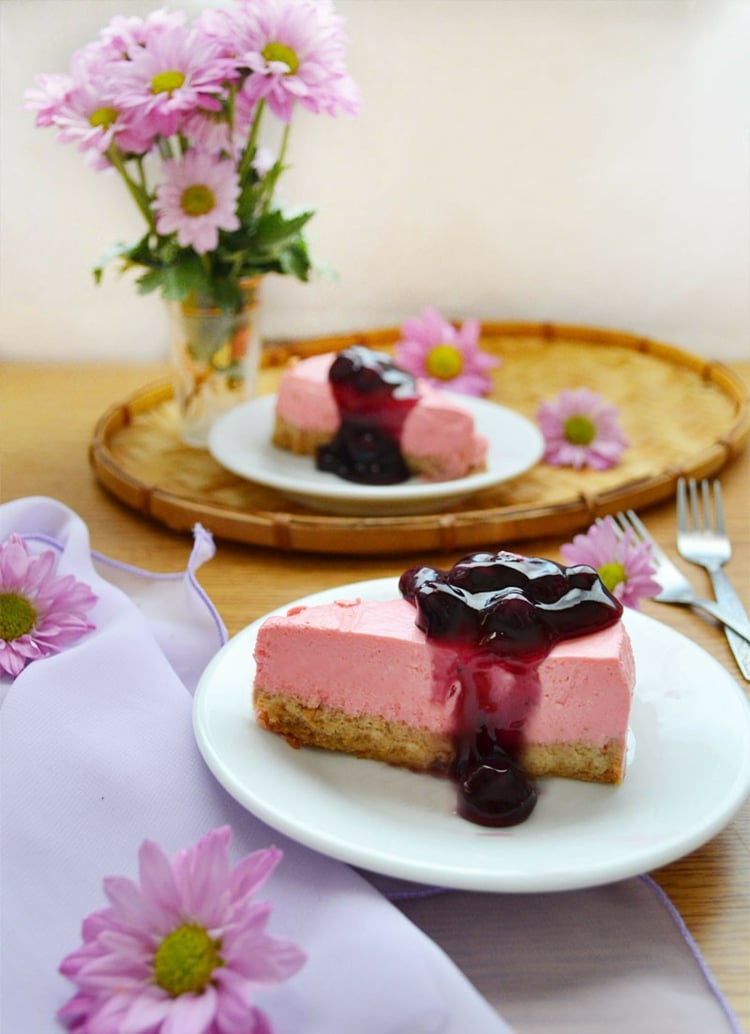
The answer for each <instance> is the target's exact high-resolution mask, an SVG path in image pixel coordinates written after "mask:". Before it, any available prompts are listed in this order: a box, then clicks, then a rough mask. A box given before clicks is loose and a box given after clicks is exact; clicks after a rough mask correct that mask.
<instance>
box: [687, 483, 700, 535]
mask: <svg viewBox="0 0 750 1034" xmlns="http://www.w3.org/2000/svg"><path fill="white" fill-rule="evenodd" d="M688 488H689V489H690V515H691V517H692V519H693V529H694V530H695V531H700V530H701V527H702V521H701V508H700V501H699V499H698V485H697V483H696V480H695V478H690V481H689V482H688Z"/></svg>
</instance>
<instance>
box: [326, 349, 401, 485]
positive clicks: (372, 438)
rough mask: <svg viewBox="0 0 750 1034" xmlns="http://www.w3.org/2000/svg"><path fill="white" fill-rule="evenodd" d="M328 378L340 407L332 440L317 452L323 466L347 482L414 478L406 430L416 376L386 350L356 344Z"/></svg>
mask: <svg viewBox="0 0 750 1034" xmlns="http://www.w3.org/2000/svg"><path fill="white" fill-rule="evenodd" d="M328 380H329V383H330V385H331V389H332V391H333V395H334V398H335V400H336V405H337V406H338V410H339V417H340V425H339V429H338V431H337V432H336V435H335V436H334V438H333V440H332V441H331V442H329V443H328V444H327V445H323V446H321V447H320V448H319V449H318V451H317V455H316V466H317V468H318V470H323V471H327V472H328V473H332V474H336V475H337V476H338V477H340V478H345V479H346V480H347V481H356V482H359V483H360V484H369V485H393V484H398V483H399V482H401V481H407V480H408V479H409V477H411V473H410V471H409V468H408V467H407V465H406V463H405V461H404V458H403V455H402V453H401V445H400V442H401V430H402V428H403V425H404V421H405V420H406V417H407V416H408V415H409V413H410V412H411V410H412V408H413V407H414V406H415V405H416V403H417V400H418V398H419V393H418V391H417V385H416V381H415V379H414V377H412V375H411V374H409V373H406V371H404V370H400V369H399V368H398V367H397V366H394V364H393V361H392V360H391V357H390V356H389V355H387V354H386V353H384V352H374V351H372V350H371V349H369V348H365V347H364V346H362V345H354V346H352V347H351V348H347V349H345V350H344V351H343V352H340V353H339V354H338V356H337V357H336V358H335V359H334V361H333V363H332V364H331V369H330V372H329V374H328Z"/></svg>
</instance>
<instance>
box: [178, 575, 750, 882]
mask: <svg viewBox="0 0 750 1034" xmlns="http://www.w3.org/2000/svg"><path fill="white" fill-rule="evenodd" d="M397 581H398V579H396V578H390V577H389V578H377V579H368V580H365V581H359V582H353V583H348V584H345V585H341V586H335V587H333V588H331V589H323V590H320V591H318V592H315V593H312V594H309V595H308V596H305V597H302V598H300V599H298V600H294V601H291V602H289V603H285V604H283V605H281V606H279V607H276V608H274V609H273V610H271V611H269V612H268V613H266V614H264V615H262V616H261V617H259V618H257V619H256V620H255V621H253V622H251V623H250V624H248V625H246V626H245V627H244V628H243V629H241V630H240V631H239V632H238V633H236V635H234V636H233V637H232V638H231V639H230V640H229V641H228V642H227V643H226V644H225V645H224V646H223V647H222V648H221V649H220V650H219V651H218V652H217V654H216V655H215V656H214V658H213V659H212V660H211V661H210V662H209V664H208V665H207V667H206V669H205V671H204V673H203V675H202V676H201V679H200V680H199V683H198V686H197V687H196V690H195V697H194V702H193V716H192V718H193V732H194V736H195V739H196V742H197V744H198V747H199V750H200V752H201V754H202V756H203V758H204V761H205V763H206V764H207V766H208V768H209V769H210V771H211V772H212V773H213V775H214V777H215V778H216V779H217V780H218V782H219V783H220V784H221V785H222V786H223V787H224V788H225V790H227V792H228V793H229V794H230V795H231V796H232V797H233V798H234V799H235V800H236V801H237V802H238V803H239V804H240V805H241V806H242V807H243V808H245V809H246V810H247V811H249V812H250V813H251V814H253V815H255V816H256V817H257V818H259V819H260V820H261V821H263V822H265V823H266V824H267V825H269V826H270V827H271V828H273V829H275V830H277V831H278V832H280V833H282V834H284V835H286V836H288V837H289V838H290V839H292V840H294V841H296V842H297V843H300V844H303V845H304V846H306V847H308V848H310V849H312V850H316V851H318V852H320V853H322V854H325V855H327V856H328V857H331V858H334V859H337V860H339V861H342V862H345V863H347V864H351V865H354V866H357V867H360V868H363V869H366V870H368V871H371V872H374V873H379V874H381V875H384V876H389V877H394V878H397V879H405V880H408V881H410V882H415V883H428V884H430V885H433V886H440V887H446V888H453V889H462V890H472V891H485V892H491V893H538V892H555V891H564V890H576V889H585V888H588V887H594V886H599V885H602V884H608V883H611V882H614V881H617V880H619V879H624V878H628V877H632V876H636V875H640V874H641V873H643V872H648V871H651V870H653V869H656V868H659V867H660V866H662V865H666V864H669V863H670V862H673V861H676V860H677V859H678V858H681V857H684V856H685V855H686V854H689V853H690V852H692V851H694V850H696V849H697V848H698V847H700V846H702V845H703V844H705V843H707V842H708V841H710V840H711V839H713V837H714V836H716V835H717V834H718V833H719V832H720V831H721V830H722V829H723V828H724V827H725V826H726V825H727V824H728V823H729V822H731V821H732V819H733V818H734V816H735V815H736V814H737V812H738V811H739V810H740V808H741V807H742V805H743V803H744V801H745V799H746V797H747V796H748V793H750V707H748V708H746V709H745V711H744V715H745V727H744V740H743V742H744V748H745V749H744V754H743V757H742V759H741V764H740V763H739V762H738V767H737V770H736V772H735V774H734V780H733V783H732V786H731V787H730V789H733V793H732V794H730V795H728V796H726V797H725V798H724V799H723V804H722V807H720V808H716V809H715V811H714V812H713V813H712V817H711V819H710V821H704V823H703V825H701V826H700V827H699V828H696V829H694V830H693V831H692V833H691V835H690V836H683V835H678V834H677V833H675V834H673V835H671V836H670V837H669V838H667V839H665V840H664V841H663V842H662V843H661V844H660V845H659V847H658V849H656V848H652V849H651V850H650V851H649V852H646V864H645V866H644V865H643V864H642V863H639V865H638V866H634V865H633V861H632V860H629V859H626V860H624V861H623V862H622V864H621V865H619V866H618V865H613V864H612V863H611V862H610V863H607V864H606V865H603V866H601V865H599V866H598V865H597V864H595V863H594V862H592V863H591V865H590V866H589V867H588V869H587V871H586V874H585V875H583V876H582V875H581V873H579V872H578V871H577V870H576V871H570V870H567V869H561V870H559V872H558V874H557V877H556V878H551V877H550V875H549V874H548V873H541V874H539V875H537V876H536V877H534V878H530V877H528V875H527V874H526V873H520V872H518V871H516V872H515V873H511V872H509V871H508V870H506V871H503V872H501V873H499V874H498V873H497V872H492V873H490V872H488V871H483V872H477V871H472V870H470V869H461V870H458V869H456V868H455V867H450V866H441V865H440V863H439V861H433V862H431V863H430V865H429V866H427V867H425V865H424V863H423V862H422V861H420V860H414V859H413V858H409V857H404V856H403V855H399V854H398V853H397V854H393V852H389V851H387V850H380V851H377V852H376V851H374V850H373V849H372V848H371V847H369V848H368V849H367V851H366V852H365V853H363V852H362V850H361V848H358V847H357V845H356V844H355V843H352V842H351V841H342V840H341V839H340V837H338V836H336V835H334V834H331V833H326V832H321V831H316V830H314V829H313V828H312V827H311V826H310V825H309V824H308V825H307V826H306V827H300V823H299V820H297V819H294V818H289V817H288V816H286V815H284V814H283V813H280V812H279V810H278V806H274V805H273V804H268V803H266V802H265V801H264V800H263V799H262V798H261V799H259V798H258V796H257V795H256V794H254V795H251V796H252V798H253V801H252V804H250V803H248V793H247V790H246V788H245V787H244V786H243V785H242V783H241V782H240V781H239V780H238V778H237V777H236V776H235V775H234V774H233V773H232V772H231V771H230V770H229V769H228V768H227V766H226V764H225V762H224V761H223V760H222V758H221V757H219V756H218V755H217V753H216V750H215V748H214V745H213V744H212V743H211V742H210V738H209V737H208V736H207V733H206V730H205V728H204V727H203V724H202V720H201V718H202V709H203V706H204V698H205V695H206V692H207V690H206V686H207V685H209V682H210V679H211V677H212V673H213V671H214V670H215V669H216V668H218V667H219V666H220V665H221V664H222V663H223V661H224V659H225V658H226V656H227V654H228V652H229V651H230V650H232V649H240V648H241V647H243V646H245V645H246V644H247V641H252V640H253V638H254V636H255V634H256V633H257V629H258V628H259V626H260V625H261V623H262V622H263V621H264V620H266V618H268V617H270V616H272V615H275V614H283V613H285V612H286V611H287V610H288V609H289V608H290V607H294V606H299V605H314V604H315V603H319V602H327V601H330V600H331V599H332V598H333V597H334V596H336V595H340V594H341V595H343V594H346V595H347V596H351V595H352V594H356V595H361V594H365V595H366V594H367V593H369V592H371V591H373V588H374V587H376V588H377V590H378V591H385V590H392V589H394V588H395V586H396V585H397ZM380 598H382V597H380ZM625 620H626V623H635V626H636V628H637V626H638V625H639V624H641V623H643V626H642V627H643V628H645V629H646V630H649V629H650V630H652V631H653V630H654V629H656V630H657V631H658V633H659V634H663V633H667V635H668V636H669V637H676V641H679V642H681V643H684V644H687V645H688V646H689V647H690V648H691V649H692V650H694V651H698V652H699V654H700V655H701V656H702V657H703V658H704V659H705V660H706V662H707V663H708V664H709V665H710V666H713V667H714V668H715V670H716V671H718V672H720V673H721V674H722V676H723V677H724V680H725V686H726V690H727V692H728V693H729V692H732V693H733V694H734V696H735V697H736V700H737V704H738V707H739V706H741V704H743V703H744V704H746V703H747V700H746V698H745V696H744V694H743V693H742V690H741V687H740V686H739V685H738V683H737V682H736V680H734V679H732V677H731V675H730V674H729V673H728V672H727V671H726V669H725V668H724V667H723V666H722V665H721V664H720V663H719V662H718V661H717V660H716V659H715V658H713V657H712V656H711V655H710V654H709V653H707V651H705V650H703V648H702V647H700V646H698V645H697V644H696V643H694V642H693V641H692V640H690V639H688V638H687V637H686V636H684V635H682V634H681V633H680V632H678V631H677V630H676V629H674V628H671V626H669V625H666V624H664V623H663V622H660V621H658V620H656V619H655V618H652V617H650V616H647V615H644V614H642V613H639V612H634V611H631V610H627V611H626V615H625ZM636 660H637V658H636ZM250 664H252V658H251V659H250ZM250 684H251V683H250V682H248V703H249V700H250V690H249V686H250ZM637 688H638V685H637V683H636V693H637ZM248 717H249V718H250V720H251V721H254V718H253V715H252V710H251V708H249V707H248ZM269 735H272V734H269ZM322 756H323V757H324V763H326V764H335V763H336V762H337V761H340V760H341V759H342V758H344V759H347V760H348V761H353V762H354V763H356V764H358V765H359V764H370V765H378V764H379V763H378V762H368V761H362V760H361V759H353V758H348V756H346V755H336V754H333V753H332V754H331V755H330V757H328V756H327V755H322ZM405 774H406V775H409V776H413V775H414V773H405ZM559 782H560V783H564V782H567V781H563V780H560V781H559ZM602 789H603V790H604V791H605V792H608V791H613V792H616V791H617V787H604V788H602ZM456 821H457V822H458V821H460V820H459V819H458V818H457V817H456ZM495 832H496V831H495Z"/></svg>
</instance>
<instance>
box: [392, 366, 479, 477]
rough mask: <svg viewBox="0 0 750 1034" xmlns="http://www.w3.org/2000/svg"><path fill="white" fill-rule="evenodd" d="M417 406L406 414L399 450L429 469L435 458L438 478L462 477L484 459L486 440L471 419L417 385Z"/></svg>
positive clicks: (441, 396)
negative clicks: (478, 432) (418, 395)
mask: <svg viewBox="0 0 750 1034" xmlns="http://www.w3.org/2000/svg"><path fill="white" fill-rule="evenodd" d="M419 390H420V393H421V397H420V400H419V405H417V406H415V407H414V409H412V411H411V412H410V413H409V415H408V416H407V418H406V420H405V421H404V427H403V430H402V432H401V451H402V452H403V453H404V455H405V456H408V458H409V459H410V460H411V461H416V462H417V463H418V464H419V465H421V464H423V463H424V465H425V469H426V471H429V468H430V463H431V460H432V458H433V457H437V458H438V459H439V467H440V470H439V478H440V480H441V481H444V480H450V479H451V478H458V477H463V476H464V474H466V472H467V471H468V470H477V469H478V468H479V467H481V466H482V464H483V463H484V461H485V460H486V458H487V448H488V442H487V439H486V438H485V437H484V436H483V435H480V434H476V433H475V431H474V418H473V417H472V415H471V413H469V412H467V410H465V409H462V408H461V406H457V405H455V404H454V403H452V402H450V401H449V400H448V399H446V398H445V396H444V395H442V394H441V393H440V392H439V391H434V390H432V389H431V388H428V387H427V386H426V385H422V384H420V386H419Z"/></svg>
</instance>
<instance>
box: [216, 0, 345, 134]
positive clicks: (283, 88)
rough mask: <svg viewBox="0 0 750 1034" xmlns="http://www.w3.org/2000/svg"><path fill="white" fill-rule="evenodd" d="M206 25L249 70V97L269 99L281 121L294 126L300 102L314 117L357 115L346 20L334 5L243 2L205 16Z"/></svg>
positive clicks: (303, 0) (324, 1)
mask: <svg viewBox="0 0 750 1034" xmlns="http://www.w3.org/2000/svg"><path fill="white" fill-rule="evenodd" d="M202 25H203V27H204V28H205V31H206V32H207V33H209V34H210V35H211V36H212V37H213V38H215V39H216V40H217V42H219V43H220V45H221V46H222V48H223V52H224V53H231V54H232V56H233V57H234V59H235V61H236V63H237V65H238V66H240V67H243V68H247V69H249V71H250V75H249V76H248V77H247V79H246V80H245V83H244V86H243V92H244V94H245V95H246V96H247V98H248V99H249V100H251V101H253V102H257V101H260V100H262V99H265V100H266V101H267V102H268V105H269V107H270V108H271V110H272V111H273V112H274V114H275V115H276V116H277V117H278V118H280V119H281V120H282V121H284V122H289V121H290V119H291V117H292V113H293V110H294V106H295V104H296V103H300V104H301V105H302V106H303V107H305V108H307V109H308V110H309V111H312V112H314V113H316V114H318V113H320V112H321V111H325V112H327V113H328V114H329V115H335V114H336V113H337V111H339V110H341V111H343V112H345V113H347V114H350V115H355V114H356V113H357V111H358V110H359V103H360V98H359V92H358V90H357V87H356V85H355V83H354V82H353V80H352V79H351V78H350V77H349V76H348V75H347V73H346V68H345V44H346V36H345V34H344V31H343V25H344V21H343V19H342V18H341V17H339V16H338V15H337V14H336V13H335V11H334V8H333V4H332V2H331V0H267V2H264V3H260V2H259V0H244V2H241V3H240V4H239V5H238V6H237V7H235V8H234V9H225V10H223V11H221V12H217V11H214V12H210V13H209V12H206V16H205V18H204V20H203V22H202Z"/></svg>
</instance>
